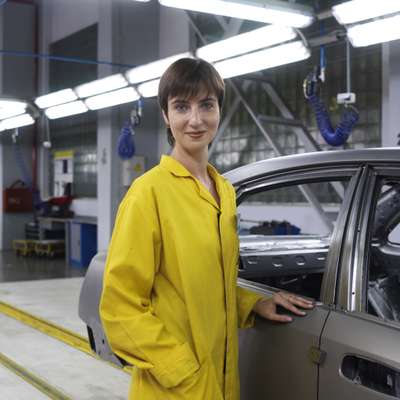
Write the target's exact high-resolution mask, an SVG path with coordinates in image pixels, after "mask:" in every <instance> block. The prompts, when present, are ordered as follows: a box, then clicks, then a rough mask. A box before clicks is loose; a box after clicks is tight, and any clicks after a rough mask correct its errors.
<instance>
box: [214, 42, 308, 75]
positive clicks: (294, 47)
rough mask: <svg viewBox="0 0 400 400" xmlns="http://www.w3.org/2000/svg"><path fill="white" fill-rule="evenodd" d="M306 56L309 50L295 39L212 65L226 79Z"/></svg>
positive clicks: (299, 59)
mask: <svg viewBox="0 0 400 400" xmlns="http://www.w3.org/2000/svg"><path fill="white" fill-rule="evenodd" d="M308 57H310V51H309V50H308V49H307V48H306V47H305V46H304V44H303V42H301V41H296V42H291V43H288V44H283V45H280V46H275V47H271V48H268V49H265V50H260V51H256V52H254V53H250V54H245V55H243V56H238V57H235V58H230V59H228V60H224V61H219V62H217V63H215V64H214V66H215V68H216V69H217V71H218V72H219V73H220V74H221V76H222V78H224V79H227V78H232V77H234V76H238V75H243V74H249V73H251V72H256V71H261V70H263V69H267V68H273V67H277V66H279V65H284V64H289V63H292V62H296V61H301V60H305V59H306V58H308Z"/></svg>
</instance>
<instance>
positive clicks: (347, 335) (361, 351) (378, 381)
mask: <svg viewBox="0 0 400 400" xmlns="http://www.w3.org/2000/svg"><path fill="white" fill-rule="evenodd" d="M399 339H400V326H399V327H395V326H392V327H390V326H387V325H385V324H382V323H380V321H379V320H378V319H377V318H374V317H370V318H368V317H366V316H365V315H361V314H360V315H357V314H356V313H354V314H352V313H346V312H342V311H340V312H339V311H336V312H331V314H330V315H329V318H328V320H327V323H326V326H325V329H324V332H323V335H322V340H321V349H323V351H325V352H326V354H327V355H326V360H325V362H324V363H323V364H322V365H321V366H320V371H319V379H320V383H319V398H318V399H319V400H337V399H341V400H386V399H387V400H389V399H393V398H394V397H395V396H389V395H388V394H384V393H383V390H388V389H389V388H390V387H392V386H394V385H395V382H396V378H395V376H393V377H389V374H383V373H382V371H379V369H378V368H377V365H376V364H378V365H383V366H387V367H389V368H390V369H392V370H395V371H397V373H398V374H400V346H399ZM349 355H352V356H355V357H357V358H358V359H360V358H361V359H364V360H367V361H370V362H372V363H373V364H371V365H368V368H366V367H364V368H363V367H358V369H359V371H358V372H357V367H356V366H354V370H353V373H352V374H350V371H347V372H344V368H343V367H344V365H343V361H344V359H345V356H349ZM374 364H375V365H374ZM347 369H348V370H349V368H348V367H347ZM365 369H366V370H365ZM368 369H369V370H370V371H371V372H372V373H371V374H370V375H371V376H369V374H368ZM374 369H375V371H374ZM345 375H347V377H346V376H345ZM349 377H350V378H349ZM366 382H369V384H371V385H375V386H376V388H375V389H372V388H368V387H367V386H366ZM378 385H379V386H378ZM397 386H398V387H397V389H393V390H397V396H396V397H395V398H399V397H400V386H399V381H398V378H397Z"/></svg>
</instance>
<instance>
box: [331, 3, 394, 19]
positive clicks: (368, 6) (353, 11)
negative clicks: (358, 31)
mask: <svg viewBox="0 0 400 400" xmlns="http://www.w3.org/2000/svg"><path fill="white" fill-rule="evenodd" d="M399 11H400V2H399V1H398V0H397V1H396V0H353V1H348V2H346V3H342V4H338V5H336V6H333V7H332V14H333V15H334V16H335V18H336V19H337V20H338V22H339V23H340V24H343V25H346V24H353V23H355V22H359V21H365V20H367V19H371V18H376V17H381V16H382V15H387V14H393V13H395V12H399Z"/></svg>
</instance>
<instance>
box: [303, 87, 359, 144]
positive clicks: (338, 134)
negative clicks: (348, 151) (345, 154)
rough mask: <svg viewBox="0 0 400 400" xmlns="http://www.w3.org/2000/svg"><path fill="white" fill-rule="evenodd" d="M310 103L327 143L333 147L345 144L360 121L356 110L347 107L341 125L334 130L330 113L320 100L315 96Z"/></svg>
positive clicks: (310, 99) (310, 97)
mask: <svg viewBox="0 0 400 400" xmlns="http://www.w3.org/2000/svg"><path fill="white" fill-rule="evenodd" d="M308 101H309V102H310V104H311V106H312V108H313V110H314V113H315V117H316V120H317V125H318V128H319V130H320V132H321V135H322V137H323V138H324V139H325V141H326V143H328V144H329V145H331V146H342V145H343V144H345V143H346V142H347V139H348V138H349V136H350V133H351V131H352V129H353V127H354V125H355V124H356V123H357V122H358V120H359V114H358V111H357V110H356V108H355V107H352V106H347V107H346V108H345V110H344V112H343V114H342V117H341V121H340V123H339V125H338V126H337V128H336V130H334V129H333V128H332V124H331V121H330V118H329V114H328V111H327V110H326V108H325V105H324V103H323V102H322V101H321V100H320V98H319V97H318V96H317V95H315V94H314V95H311V96H309V97H308Z"/></svg>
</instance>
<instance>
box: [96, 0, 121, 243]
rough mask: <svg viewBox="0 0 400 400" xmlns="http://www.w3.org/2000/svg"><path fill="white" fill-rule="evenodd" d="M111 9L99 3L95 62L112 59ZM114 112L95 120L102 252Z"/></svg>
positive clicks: (103, 68) (102, 72)
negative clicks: (96, 57)
mask: <svg viewBox="0 0 400 400" xmlns="http://www.w3.org/2000/svg"><path fill="white" fill-rule="evenodd" d="M112 36H113V7H112V2H101V3H99V25H98V59H99V60H110V61H111V60H112V59H113V40H112ZM111 74H112V67H111V66H107V65H99V66H98V76H99V78H101V77H104V76H107V75H111ZM112 114H113V110H112V109H105V110H102V111H99V112H98V121H97V124H98V126H97V204H98V211H97V216H98V217H97V218H98V220H97V247H98V251H105V250H107V247H108V242H109V240H110V237H111V233H112V226H113V219H114V214H115V208H116V204H115V203H116V202H115V200H114V198H115V197H116V193H117V186H116V184H115V179H114V180H113V176H114V174H115V172H114V170H115V160H114V158H115V157H114V153H115V144H114V139H113V123H112V121H113V118H112V117H113V115H112Z"/></svg>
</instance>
